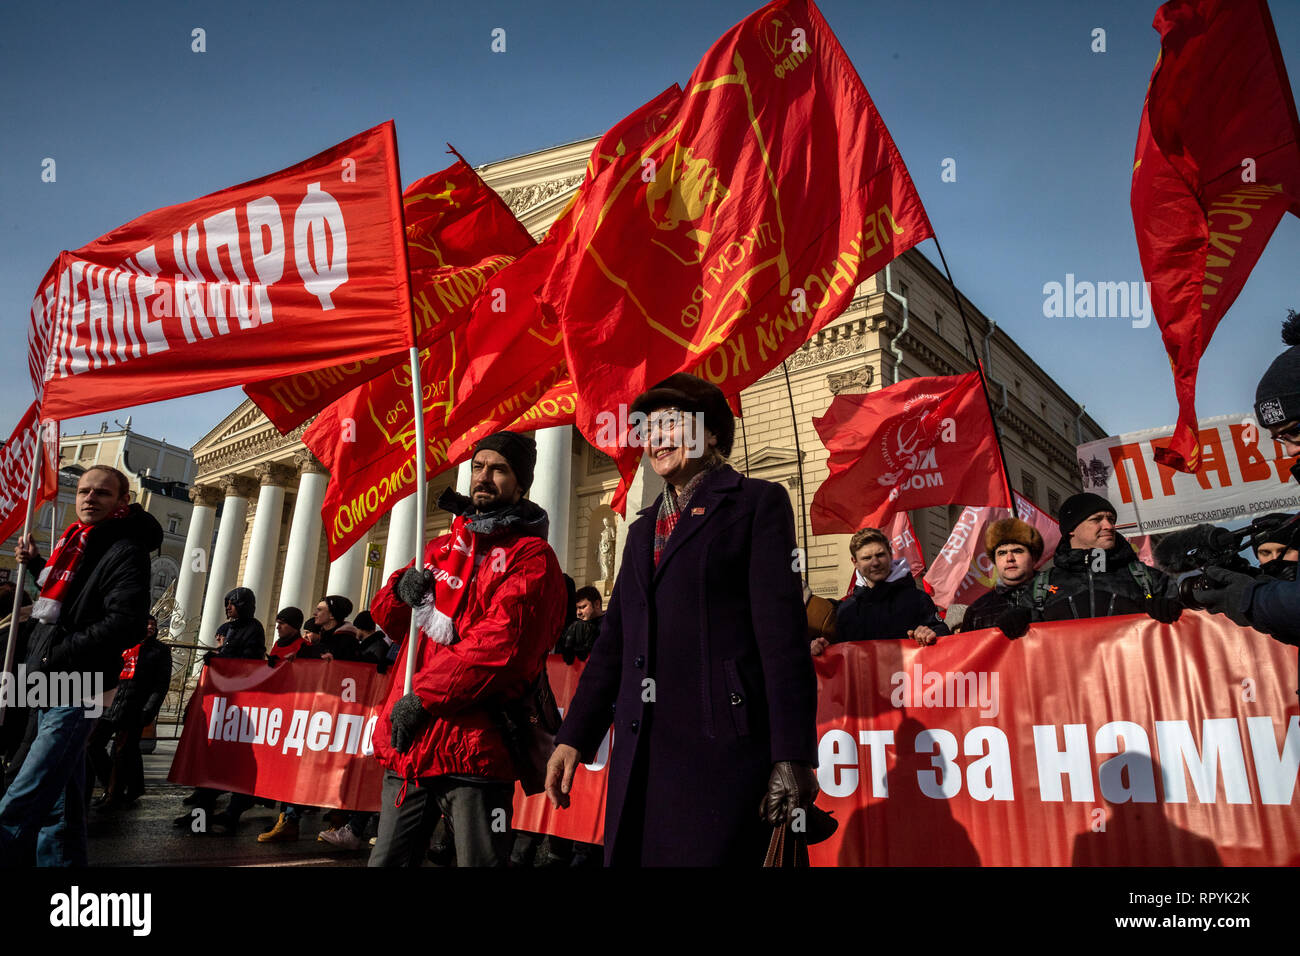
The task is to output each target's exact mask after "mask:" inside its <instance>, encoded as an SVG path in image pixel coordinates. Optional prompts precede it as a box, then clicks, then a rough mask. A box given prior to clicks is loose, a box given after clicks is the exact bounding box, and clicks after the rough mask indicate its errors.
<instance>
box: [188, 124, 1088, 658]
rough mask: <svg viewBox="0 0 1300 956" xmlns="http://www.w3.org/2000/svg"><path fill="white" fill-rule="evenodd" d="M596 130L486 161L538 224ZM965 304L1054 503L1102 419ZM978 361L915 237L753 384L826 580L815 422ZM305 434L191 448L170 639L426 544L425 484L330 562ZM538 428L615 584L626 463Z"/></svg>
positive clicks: (260, 427)
mask: <svg viewBox="0 0 1300 956" xmlns="http://www.w3.org/2000/svg"><path fill="white" fill-rule="evenodd" d="M594 143H595V140H587V141H584V142H578V143H571V144H568V145H565V146H559V147H555V148H553V149H548V150H544V151H541V152H537V153H531V154H528V155H525V156H518V157H514V158H511V159H507V160H503V161H501V162H498V163H492V164H489V165H487V166H484V167H482V168H481V169H480V173H481V174H482V175H483V178H484V179H485V180H486V182H487V183H488V184H489V185H490V186H492V187H493V188H494V189H496V190H497V192H498V193H499V194H500V195H501V196H502V198H503V199H504V200H505V202H506V203H507V204H508V205H509V206H510V208H511V209H512V210H513V211H514V212H515V214H516V215H517V216H518V217H519V219H520V220H521V221H522V222H523V224H524V225H525V226H526V227H527V228H528V229H529V231H530V232H532V233H533V235H534V236H540V235H542V234H543V233H544V232H545V231H546V229H547V228H548V227H549V226H550V224H551V222H552V221H553V220H554V218H555V217H556V216H557V215H558V214H559V212H560V211H561V210H562V209H563V208H564V205H565V204H566V203H567V202H568V200H569V198H570V196H571V195H572V193H573V192H574V190H575V189H576V188H577V186H578V184H579V183H580V182H581V181H582V174H583V169H584V167H585V164H586V160H587V157H588V155H589V154H590V152H591V148H592V146H593V145H594ZM963 308H964V309H965V312H966V315H967V317H968V319H969V321H970V323H971V326H972V333H973V336H974V351H976V352H978V353H979V357H980V358H982V359H983V361H984V366H985V369H986V372H987V374H988V378H989V382H990V387H991V391H992V395H991V398H992V401H993V406H994V412H995V415H996V418H997V421H998V424H999V427H1000V429H1001V434H1002V438H1003V444H1004V448H1005V453H1006V459H1007V465H1008V468H1009V470H1010V474H1011V481H1012V484H1013V485H1014V486H1015V488H1016V489H1018V490H1019V491H1021V492H1022V493H1023V494H1025V495H1026V496H1027V497H1029V498H1030V499H1032V500H1033V501H1035V502H1036V503H1037V504H1038V505H1039V506H1040V507H1042V508H1044V509H1048V510H1051V511H1055V509H1056V507H1057V506H1058V505H1059V503H1060V501H1061V500H1063V499H1064V498H1065V497H1067V496H1068V495H1070V494H1073V493H1074V492H1076V491H1078V490H1079V489H1080V480H1079V474H1078V468H1077V465H1076V456H1075V446H1076V444H1078V443H1081V442H1083V441H1090V440H1093V439H1096V438H1101V437H1104V435H1105V434H1106V433H1105V432H1104V431H1103V430H1102V429H1101V428H1100V427H1099V426H1098V425H1097V423H1096V422H1094V421H1093V420H1092V419H1091V418H1090V417H1089V416H1088V415H1087V414H1086V413H1085V412H1084V409H1083V406H1082V405H1080V404H1079V402H1078V401H1076V400H1075V399H1074V398H1073V397H1071V396H1070V395H1068V394H1067V393H1066V392H1065V391H1064V390H1063V389H1062V388H1061V387H1060V386H1059V385H1057V384H1056V382H1054V381H1053V380H1052V379H1051V377H1050V376H1048V375H1047V374H1046V373H1045V372H1044V371H1043V370H1042V369H1041V368H1039V367H1038V365H1037V364H1036V363H1035V362H1034V361H1033V360H1032V359H1031V358H1030V357H1029V356H1028V355H1026V354H1025V353H1024V351H1023V350H1021V349H1020V347H1019V346H1017V345H1016V343H1015V342H1014V341H1012V340H1011V338H1010V337H1009V336H1008V335H1007V334H1006V333H1005V332H1004V331H1002V330H1001V329H999V328H998V327H997V326H996V324H995V323H994V322H993V321H992V320H990V319H989V318H988V317H986V316H985V315H984V314H983V313H982V312H981V311H980V310H979V309H978V308H976V306H975V305H974V304H973V303H971V302H970V301H969V300H966V299H963ZM974 368H975V355H974V354H973V351H972V348H971V344H970V343H968V341H967V337H966V335H965V332H964V330H963V328H962V323H961V320H960V318H959V316H958V313H957V309H956V307H955V305H954V303H953V301H952V294H951V290H950V287H949V286H948V283H947V281H946V280H945V279H944V278H943V276H942V274H941V273H940V272H939V270H938V269H936V268H935V267H934V266H933V265H932V264H931V263H930V261H929V260H928V259H926V258H925V257H924V256H923V255H922V254H920V253H919V252H917V251H916V250H911V251H909V252H907V253H905V254H904V255H903V256H901V257H900V258H899V259H897V260H896V261H895V262H893V263H892V264H891V266H890V267H889V268H887V269H886V270H885V271H883V272H881V273H878V274H877V275H875V276H872V277H870V278H869V279H867V280H866V281H865V282H863V283H862V284H861V285H860V286H859V287H858V289H857V291H856V294H855V296H854V298H853V300H852V302H851V303H850V305H849V307H848V308H847V309H846V310H845V311H844V313H843V314H842V315H841V316H840V317H839V318H837V319H836V320H835V321H834V322H833V323H832V324H831V325H830V326H829V327H827V328H826V329H825V330H823V331H822V332H820V333H819V334H818V335H817V336H816V337H815V338H813V339H812V340H811V341H809V342H807V343H805V344H804V345H803V346H802V347H801V348H800V349H799V350H798V351H797V352H796V353H795V354H794V355H792V356H791V357H790V358H789V359H788V361H787V363H786V368H785V369H782V368H779V367H778V368H777V369H774V370H773V371H771V372H769V373H768V374H767V375H766V376H764V377H763V378H762V379H761V380H759V381H758V382H757V383H755V384H754V385H753V386H752V387H750V388H748V389H746V390H745V392H744V393H743V394H742V396H741V401H742V407H743V421H742V422H738V428H737V435H736V441H735V446H734V448H733V454H732V464H733V465H734V466H735V467H736V468H737V469H738V470H739V471H741V472H743V473H747V474H749V475H752V476H754V477H759V478H764V479H767V480H770V481H776V482H779V483H781V484H782V485H783V486H784V487H785V488H786V489H787V490H788V491H789V493H790V497H791V504H792V506H793V507H794V509H795V514H796V533H797V534H798V537H799V543H800V545H801V546H802V547H804V548H805V551H806V555H807V561H808V568H809V575H810V583H811V585H812V587H813V589H814V590H815V591H817V592H818V593H822V594H838V593H842V591H843V588H844V585H845V583H846V581H847V579H848V575H849V570H848V554H847V547H846V545H847V542H848V536H847V535H821V536H811V537H808V538H807V539H805V534H806V532H805V527H806V522H804V521H801V520H799V518H798V516H799V515H800V513H801V512H802V513H803V514H804V515H806V514H807V509H808V507H809V506H810V505H811V503H812V498H813V494H814V493H815V492H816V490H817V488H818V486H819V485H820V484H821V482H822V481H823V480H824V479H825V478H826V476H827V473H828V472H827V466H826V459H827V452H826V449H825V448H824V447H823V446H822V444H821V442H820V440H819V439H818V437H817V434H816V431H815V430H814V428H813V424H812V420H813V419H814V418H815V417H818V416H820V415H822V414H824V413H825V411H826V409H827V406H829V405H830V402H831V400H832V399H833V398H834V397H835V396H836V395H837V394H840V393H842V392H870V391H873V390H875V389H879V388H883V387H885V386H888V385H892V384H894V383H895V382H898V381H900V380H902V379H905V378H910V377H914V376H922V375H955V374H960V373H964V372H968V371H971V370H973V369H974ZM787 371H788V374H789V388H787V380H786V372H787ZM304 427H305V426H304ZM302 430H303V429H301V428H300V429H298V430H296V431H294V432H293V433H291V434H289V435H286V436H282V435H280V434H279V433H278V432H277V431H276V430H275V428H274V427H273V426H272V425H271V424H270V422H269V421H268V420H267V419H266V417H265V416H263V415H262V413H261V412H260V411H259V410H258V409H257V407H256V406H255V405H253V404H252V402H248V401H246V402H244V403H242V404H241V405H240V406H239V407H238V408H236V409H234V410H233V411H231V412H230V414H228V415H227V416H226V417H225V418H224V419H222V421H221V422H219V423H218V424H217V425H216V427H215V428H213V429H212V431H211V432H209V433H208V434H207V435H206V436H205V437H204V438H203V439H201V440H200V441H199V442H198V444H196V445H195V446H194V448H193V454H194V460H195V462H196V466H197V475H196V477H195V480H194V484H193V485H192V486H191V488H190V496H191V498H192V500H193V504H194V510H193V516H192V518H191V520H190V523H189V534H188V537H187V540H186V545H185V551H186V554H187V555H188V556H189V558H188V560H187V561H185V562H182V567H181V571H180V579H179V582H178V585H177V593H176V617H175V619H174V621H173V627H172V634H173V637H175V638H177V639H190V640H193V639H195V638H198V639H199V640H201V641H203V642H205V643H207V642H211V640H212V635H213V634H214V633H215V631H216V628H217V626H218V625H219V624H220V622H221V621H222V620H224V610H223V606H222V598H223V596H224V595H225V593H226V592H227V591H228V590H229V589H230V588H232V587H235V586H236V585H244V586H247V587H249V588H251V589H252V590H253V591H254V593H255V594H256V596H257V602H258V617H259V618H260V619H261V620H262V621H263V623H264V624H265V625H267V630H268V634H270V633H271V630H270V625H271V624H272V623H273V620H274V617H275V614H276V612H277V611H278V609H279V608H281V607H284V606H287V605H293V606H297V607H300V608H302V609H304V610H305V611H310V609H311V608H313V607H314V606H315V604H316V602H317V601H318V600H319V599H320V598H321V597H322V596H323V595H325V594H335V593H337V594H344V595H347V596H348V597H349V598H351V599H352V601H353V602H354V604H355V605H356V606H357V607H358V609H359V608H360V607H361V606H363V605H364V604H366V603H368V601H369V598H370V596H371V595H373V593H374V592H375V590H376V588H377V587H379V586H380V585H381V583H382V581H383V580H385V579H386V577H387V576H388V574H390V573H391V572H392V571H393V570H394V569H396V568H399V567H401V566H403V565H404V564H406V563H407V562H408V561H409V560H411V558H412V557H413V556H414V547H415V543H414V534H413V529H414V518H415V514H414V512H415V499H414V496H411V497H408V498H406V499H404V500H403V501H401V502H400V503H398V505H397V506H396V507H394V508H393V509H392V511H391V512H390V513H389V514H387V515H385V516H384V517H382V518H381V519H380V521H379V522H378V523H377V524H376V525H375V526H374V527H373V528H372V529H371V531H370V533H369V535H368V536H367V537H366V538H365V539H364V540H362V541H361V542H359V543H358V544H357V545H356V546H355V547H353V548H352V549H351V550H350V551H348V552H347V553H346V554H345V555H343V556H342V557H341V558H339V559H338V560H336V561H334V562H330V561H329V560H328V555H327V552H326V544H325V535H324V534H323V532H322V527H321V516H320V508H321V504H322V501H323V498H324V494H325V487H326V484H327V482H328V480H329V476H328V475H327V474H326V473H325V472H324V469H323V468H322V467H321V465H320V463H319V462H317V461H316V460H315V458H314V457H313V456H312V455H311V454H310V452H308V451H307V449H306V448H305V446H304V445H303V443H302V441H301V434H302ZM536 438H537V442H538V464H537V471H536V480H535V483H534V485H533V488H532V490H531V492H530V494H529V497H530V498H532V499H533V500H534V501H536V502H538V503H539V504H541V505H542V506H543V507H545V508H546V509H547V511H548V512H549V514H550V517H551V544H552V546H553V547H554V548H555V551H556V553H557V555H558V556H559V559H560V564H561V566H562V567H563V568H564V570H565V571H566V572H567V573H568V574H569V575H571V576H572V577H573V579H574V580H575V581H576V582H577V584H578V585H579V586H582V585H585V584H597V585H598V586H600V587H601V588H602V589H604V590H606V591H608V589H609V588H610V587H611V586H612V584H613V577H614V575H615V574H616V573H617V569H618V565H619V556H620V554H621V551H622V546H623V540H624V536H625V529H626V523H625V522H624V521H623V519H621V518H619V517H617V516H616V515H615V514H614V512H613V511H612V510H611V509H610V506H609V504H610V500H611V498H612V496H613V492H614V490H615V488H616V487H617V484H618V475H617V473H616V471H615V469H614V466H613V463H612V462H611V461H610V460H609V459H608V458H607V457H605V456H604V455H602V454H600V453H599V452H597V451H596V450H595V449H593V448H592V447H591V446H589V445H588V444H587V442H586V441H585V440H584V439H583V438H582V436H581V435H580V434H579V433H578V431H577V430H576V429H575V428H573V427H562V428H551V429H546V430H545V431H542V432H539V433H537V435H536ZM801 473H802V481H801V480H800V474H801ZM467 477H468V475H467V469H466V467H465V466H464V465H462V466H461V468H460V469H453V470H451V471H449V472H446V473H444V474H442V475H439V476H437V477H435V478H434V479H433V480H432V481H431V482H430V487H429V497H428V501H429V510H428V512H427V514H426V515H425V521H424V524H425V533H426V536H432V535H435V534H438V533H439V532H441V531H443V530H445V529H446V528H447V527H448V526H449V524H450V519H449V516H448V515H446V514H444V513H440V512H438V511H437V510H436V508H435V505H434V503H435V502H436V501H437V498H438V495H439V494H440V493H441V491H442V489H444V488H446V487H447V486H449V485H451V484H453V483H457V484H460V485H461V487H462V490H464V485H465V483H466V479H467ZM661 487H662V483H661V482H659V481H658V479H656V478H655V476H654V474H653V472H649V471H648V469H646V468H645V467H643V469H642V471H641V472H640V474H639V475H638V478H637V481H636V482H635V483H634V485H633V487H632V492H631V495H630V496H629V506H628V514H629V515H632V516H633V517H635V512H636V511H637V510H639V509H640V508H642V507H645V506H646V505H648V504H649V503H650V502H651V501H653V500H654V498H655V497H656V496H657V495H658V494H659V492H660V490H661ZM958 510H959V509H958V508H956V507H951V508H926V509H922V510H919V511H914V512H912V515H911V517H912V522H913V525H914V527H915V529H916V532H917V537H918V539H919V541H920V543H921V547H922V550H923V552H924V554H925V556H926V558H927V560H928V559H929V558H931V557H933V556H934V555H935V554H936V553H937V552H938V550H939V549H940V548H941V547H942V545H943V543H944V541H945V540H946V538H947V536H948V533H949V530H950V528H951V525H952V522H953V520H954V519H955V515H956V513H957V511H958Z"/></svg>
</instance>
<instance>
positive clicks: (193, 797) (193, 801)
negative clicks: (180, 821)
mask: <svg viewBox="0 0 1300 956" xmlns="http://www.w3.org/2000/svg"><path fill="white" fill-rule="evenodd" d="M202 799H203V794H202V793H200V792H199V791H198V790H194V791H191V793H190V795H189V796H188V797H186V798H185V799H184V800H182V801H181V806H183V807H193V806H197V805H198V803H199V801H200V800H202Z"/></svg>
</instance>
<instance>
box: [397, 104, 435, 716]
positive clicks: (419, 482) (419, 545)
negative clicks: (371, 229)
mask: <svg viewBox="0 0 1300 956" xmlns="http://www.w3.org/2000/svg"><path fill="white" fill-rule="evenodd" d="M393 165H394V167H396V168H395V170H394V171H395V173H396V176H397V181H396V182H395V183H394V184H393V186H394V188H395V189H396V190H397V193H398V195H397V214H398V217H399V218H400V219H401V222H402V241H401V242H400V243H399V245H400V246H401V249H400V254H401V256H402V268H403V271H404V272H405V273H406V295H407V310H406V311H407V315H408V317H409V318H410V320H411V358H410V362H411V401H412V403H413V409H412V414H413V415H414V416H415V449H414V452H415V565H414V567H416V568H423V567H424V519H425V509H426V508H427V507H428V497H429V479H428V477H427V476H426V475H425V473H424V460H425V456H426V454H427V452H426V450H425V446H424V386H423V385H422V384H421V382H420V340H419V332H418V330H417V329H416V327H415V301H414V284H413V283H412V282H411V258H410V256H409V255H407V248H406V203H405V202H404V201H403V198H402V194H401V192H402V164H401V161H400V159H399V157H398V155H397V124H396V123H394V124H393ZM419 637H420V635H419V632H418V631H414V630H413V631H411V632H410V633H408V635H407V640H406V677H405V680H404V681H403V684H402V693H403V694H409V693H411V678H412V675H413V674H414V673H415V644H416V641H418V640H419Z"/></svg>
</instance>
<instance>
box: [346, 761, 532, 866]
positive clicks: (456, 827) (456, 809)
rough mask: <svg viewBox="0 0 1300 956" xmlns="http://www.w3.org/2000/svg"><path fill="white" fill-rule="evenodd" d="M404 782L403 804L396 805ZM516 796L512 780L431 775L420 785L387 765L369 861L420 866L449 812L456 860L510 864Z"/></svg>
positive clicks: (470, 863)
mask: <svg viewBox="0 0 1300 956" xmlns="http://www.w3.org/2000/svg"><path fill="white" fill-rule="evenodd" d="M403 788H405V790H406V793H405V794H404V796H403V799H402V805H401V806H400V807H398V806H394V803H396V801H397V797H398V794H400V793H401V791H402V790H403ZM514 797H515V786H514V784H513V783H499V782H497V781H493V780H484V781H482V782H479V781H472V780H467V779H465V778H463V777H426V778H424V779H423V780H421V781H420V782H419V786H416V784H415V781H412V782H411V783H410V784H409V785H407V784H405V782H404V781H403V780H402V778H401V777H399V776H398V775H397V774H395V773H393V772H392V771H391V770H385V771H384V793H383V804H382V807H383V809H381V810H380V812H379V835H378V837H377V838H376V840H375V848H374V850H373V851H372V852H371V854H370V862H369V865H370V866H420V865H421V864H422V863H423V862H424V858H425V855H426V854H427V853H428V851H429V838H430V837H431V836H432V835H433V828H434V826H435V825H436V824H437V823H438V821H439V820H440V819H442V818H444V817H445V818H446V819H447V822H448V824H449V829H450V830H451V832H452V833H454V834H455V839H456V865H457V866H505V865H506V861H507V860H509V859H510V847H511V844H513V843H514V839H515V837H514V833H513V832H511V830H510V816H511V814H512V813H513V811H514ZM359 835H360V834H358V836H359Z"/></svg>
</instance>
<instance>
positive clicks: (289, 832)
mask: <svg viewBox="0 0 1300 956" xmlns="http://www.w3.org/2000/svg"><path fill="white" fill-rule="evenodd" d="M296 839H298V821H297V820H291V819H289V818H288V817H287V816H285V815H284V814H283V813H282V814H280V819H278V820H276V821H275V826H273V827H271V829H269V830H267V831H266V832H265V833H259V834H258V835H257V842H258V843H288V842H289V841H290V840H296Z"/></svg>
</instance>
